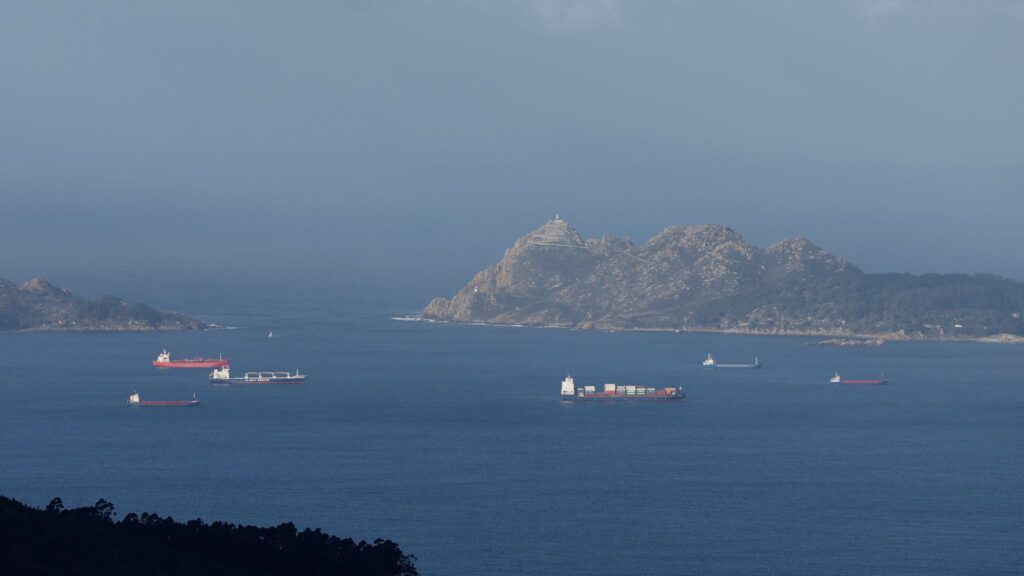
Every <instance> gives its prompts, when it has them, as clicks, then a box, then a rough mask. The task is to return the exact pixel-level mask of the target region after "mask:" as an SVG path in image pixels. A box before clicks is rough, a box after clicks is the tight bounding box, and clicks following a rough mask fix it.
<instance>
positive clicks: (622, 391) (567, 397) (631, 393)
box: [562, 376, 686, 401]
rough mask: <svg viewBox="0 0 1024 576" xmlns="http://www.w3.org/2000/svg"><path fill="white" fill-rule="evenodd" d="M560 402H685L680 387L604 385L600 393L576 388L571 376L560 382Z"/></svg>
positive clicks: (684, 395) (595, 388)
mask: <svg viewBox="0 0 1024 576" xmlns="http://www.w3.org/2000/svg"><path fill="white" fill-rule="evenodd" d="M562 400H563V401H572V400H674V401H682V400H686V394H685V393H684V392H683V389H682V387H679V386H670V387H668V388H649V387H647V386H634V385H632V384H630V385H628V386H620V385H618V384H605V385H604V389H603V390H601V391H600V392H599V391H598V390H597V387H595V386H576V382H575V381H574V380H573V379H572V376H566V377H565V380H562Z"/></svg>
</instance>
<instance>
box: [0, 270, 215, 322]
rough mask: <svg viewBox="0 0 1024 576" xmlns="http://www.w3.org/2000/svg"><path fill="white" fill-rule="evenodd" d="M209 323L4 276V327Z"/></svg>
mask: <svg viewBox="0 0 1024 576" xmlns="http://www.w3.org/2000/svg"><path fill="white" fill-rule="evenodd" d="M202 328H207V325H206V324H204V323H202V322H200V321H198V320H193V319H192V318H189V317H187V316H183V315H181V314H177V313H174V312H161V311H159V310H154V309H153V308H150V307H149V306H146V305H143V304H130V303H128V302H125V301H123V300H121V299H120V298H116V297H114V296H104V297H103V298H100V299H99V300H86V299H84V298H79V297H77V296H75V295H73V294H72V293H71V292H70V291H69V290H67V289H66V288H58V287H57V286H54V285H53V284H50V283H49V282H47V281H46V280H43V279H42V278H33V279H32V280H30V281H28V282H26V283H24V284H22V285H21V286H18V285H17V284H15V283H13V282H11V281H9V280H3V279H0V330H68V331H96V330H105V331H147V330H195V329H202Z"/></svg>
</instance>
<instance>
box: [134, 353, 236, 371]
mask: <svg viewBox="0 0 1024 576" xmlns="http://www.w3.org/2000/svg"><path fill="white" fill-rule="evenodd" d="M229 364H231V362H229V361H228V359H227V358H224V357H223V356H221V357H220V358H183V359H181V360H171V354H170V352H168V351H167V350H164V351H163V352H161V353H160V355H159V356H157V357H156V360H153V366H155V367H157V368H222V367H224V366H227V365H229Z"/></svg>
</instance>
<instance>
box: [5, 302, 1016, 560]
mask: <svg viewBox="0 0 1024 576" xmlns="http://www.w3.org/2000/svg"><path fill="white" fill-rule="evenodd" d="M227 309H230V306H224V307H223V308H220V309H218V310H220V311H221V314H220V316H219V317H215V318H214V319H215V320H221V321H226V322H229V323H232V324H236V325H239V326H241V328H240V329H237V330H219V331H211V332H202V333H177V334H84V335H83V334H31V333H26V334H0V394H2V397H3V401H2V402H0V492H2V493H4V494H6V495H9V496H12V497H15V498H18V499H20V500H23V501H25V502H28V503H31V504H34V505H39V506H41V505H45V504H46V502H48V501H49V499H50V498H52V497H54V496H61V497H63V498H64V501H65V503H67V504H70V505H85V504H91V503H92V502H94V501H96V500H97V499H98V498H106V499H108V500H111V501H113V502H114V503H115V504H116V505H117V507H118V509H119V510H120V511H121V513H127V512H129V511H135V512H142V511H153V512H158V513H161V514H164V515H167V514H169V515H172V516H174V517H175V518H177V519H179V520H180V519H186V518H193V517H202V518H204V519H208V520H210V519H223V520H230V521H235V522H245V523H255V524H274V523H279V522H284V521H294V522H295V523H296V524H298V525H299V526H314V527H321V528H324V529H326V530H328V531H330V532H332V533H335V534H339V535H342V536H353V537H356V538H366V539H370V538H375V537H384V538H391V539H393V540H396V541H397V542H399V543H400V545H401V546H402V548H403V549H404V550H406V551H407V552H410V553H413V554H415V555H416V556H417V557H418V559H419V562H418V565H419V567H420V569H421V572H422V573H424V574H434V575H464V574H467V575H468V574H493V575H504V574H551V575H556V574H557V575H566V574H588V575H619V574H649V575H675V574H711V575H718V574H808V575H810V574H814V575H818V574H823V573H829V574H922V575H925V574H927V575H935V574H951V575H952V574H957V575H959V574H1021V573H1022V572H1024V376H1022V374H1024V348H1021V347H1003V346H986V345H976V344H950V343H895V344H890V345H887V346H885V347H883V348H879V349H837V348H820V347H813V346H807V345H806V342H807V339H804V338H767V337H765V338H762V337H739V336H723V335H702V334H633V333H611V334H610V333H594V332H578V331H569V330H543V329H517V328H492V327H476V326H450V325H436V324H426V323H414V322H397V321H393V320H390V319H389V318H388V316H389V314H388V313H387V311H386V310H383V309H374V310H366V309H359V310H357V311H351V310H350V311H346V310H345V309H344V306H342V307H341V308H339V309H338V310H336V311H333V312H330V313H322V312H318V311H316V310H312V309H310V310H306V311H300V312H295V311H290V312H286V311H278V312H274V311H273V310H272V309H271V311H269V312H268V311H267V309H266V308H261V309H260V312H259V314H256V313H244V312H242V313H236V314H235V315H233V316H228V315H227V314H226V312H224V310H227ZM214 316H216V313H215V314H214ZM269 330H273V332H274V338H272V339H268V338H267V332H268V331H269ZM165 347H166V348H167V349H169V350H170V351H171V352H172V353H173V355H174V356H176V357H180V356H190V355H199V354H206V355H216V354H217V353H220V352H223V353H224V354H225V356H227V357H229V358H230V359H231V360H232V362H233V367H234V368H235V371H236V372H241V371H246V370H295V369H297V368H298V369H301V370H302V371H303V372H304V373H307V374H309V375H310V377H309V380H308V382H307V383H306V384H305V385H303V386H296V387H284V386H279V387H228V388H222V387H213V386H210V385H209V384H207V382H206V371H205V370H199V371H157V370H155V369H153V368H152V367H151V366H150V361H151V360H152V359H153V358H154V357H155V356H156V354H157V353H158V352H159V351H160V350H161V349H162V348H165ZM708 352H712V353H714V354H715V355H716V357H717V358H718V359H719V360H720V361H749V360H750V359H752V358H753V356H754V355H757V356H759V357H760V359H761V361H762V362H763V363H764V369H762V370H760V371H748V370H735V371H719V372H707V371H703V370H702V369H701V368H700V367H699V365H700V361H701V360H702V359H703V357H704V356H705V355H706V354H707V353H708ZM835 370H840V371H841V372H842V373H843V374H844V375H846V376H851V377H852V376H873V375H877V374H878V373H879V372H884V373H885V375H886V377H887V378H889V379H890V380H891V385H888V386H882V387H863V388H858V387H837V386H833V385H830V384H828V383H827V380H828V378H829V376H831V374H832V373H833V371H835ZM566 371H571V372H572V374H573V376H574V377H575V378H576V381H577V383H578V384H596V385H600V384H602V383H604V382H618V383H635V384H644V385H653V386H662V385H682V386H684V387H685V389H686V391H687V393H688V395H689V397H690V401H689V402H688V403H685V404H675V403H668V404H657V403H655V404H601V403H595V404H572V403H562V402H560V401H559V400H558V390H559V382H560V381H561V379H562V378H563V377H564V375H565V373H566ZM133 391H138V392H139V393H141V395H142V397H143V398H144V399H145V398H149V399H168V398H191V397H192V394H193V393H196V394H197V395H198V397H199V399H200V400H201V401H202V405H201V406H199V407H197V408H186V409H140V408H129V407H127V406H125V400H126V398H127V396H128V395H129V394H130V393H132V392H133Z"/></svg>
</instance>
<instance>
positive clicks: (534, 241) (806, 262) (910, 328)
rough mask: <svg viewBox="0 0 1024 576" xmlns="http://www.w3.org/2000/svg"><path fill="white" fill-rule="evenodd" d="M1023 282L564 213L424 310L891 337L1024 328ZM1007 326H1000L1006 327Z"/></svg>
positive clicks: (576, 322) (984, 334) (627, 325)
mask: <svg viewBox="0 0 1024 576" xmlns="http://www.w3.org/2000/svg"><path fill="white" fill-rule="evenodd" d="M1022 313H1024V284H1022V283H1019V282H1014V281H1012V280H1009V279H1006V278H1001V277H998V276H994V275H986V274H925V275H912V274H867V273H865V272H863V271H862V270H860V269H859V268H857V267H856V266H854V265H852V264H850V263H849V262H846V261H845V260H843V259H842V258H839V257H837V256H835V255H833V254H831V253H829V252H828V251H826V250H824V249H823V248H821V247H819V246H817V245H815V244H814V243H813V242H811V241H809V240H807V239H805V238H791V239H788V240H783V241H781V242H777V243H775V244H772V245H771V246H769V247H767V248H759V247H757V246H753V245H751V244H748V243H747V242H746V241H745V240H744V239H743V237H742V236H741V235H740V234H739V233H737V232H736V231H734V230H732V229H731V228H728V227H726V226H720V225H701V226H690V227H686V228H682V227H676V226H670V227H668V228H666V229H665V230H663V231H662V232H661V233H660V234H658V235H657V236H655V237H653V238H651V239H650V240H649V241H647V242H645V243H643V244H634V243H633V242H631V241H630V240H628V239H625V238H614V237H612V236H604V237H603V238H600V239H591V240H584V239H583V238H582V237H581V236H580V235H579V233H578V232H577V231H576V230H575V229H574V228H573V227H572V226H570V225H569V223H568V222H566V221H565V220H561V219H558V218H556V219H554V220H551V221H548V222H547V223H545V224H544V225H543V226H541V227H540V228H538V229H536V230H534V231H533V232H530V233H529V234H526V235H525V236H523V237H521V238H519V239H518V240H517V241H516V242H515V244H514V245H513V246H512V247H511V248H510V249H508V250H507V251H506V252H505V255H504V257H502V259H501V260H500V261H499V262H498V263H497V264H494V265H493V266H490V267H488V268H487V269H486V270H483V271H481V272H479V273H477V274H476V276H474V277H473V279H472V280H471V281H470V282H469V284H467V285H466V286H465V287H464V288H462V289H461V290H460V291H459V292H458V293H457V294H456V295H455V296H454V297H453V298H451V299H445V298H436V299H434V300H433V301H432V302H430V304H429V305H428V306H427V307H426V308H425V309H424V310H423V312H422V318H423V319H426V320H436V321H444V322H460V323H484V324H517V325H528V326H560V327H573V328H581V329H599V330H678V331H695V332H696V331H710V332H733V333H749V334H791V335H814V336H822V337H840V338H845V337H856V336H860V337H870V338H878V339H884V340H907V339H982V338H990V339H991V338H992V337H997V339H998V340H999V341H1013V340H1016V339H1019V338H1020V337H1022V336H1024V320H1022ZM997 335H999V336H997Z"/></svg>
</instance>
